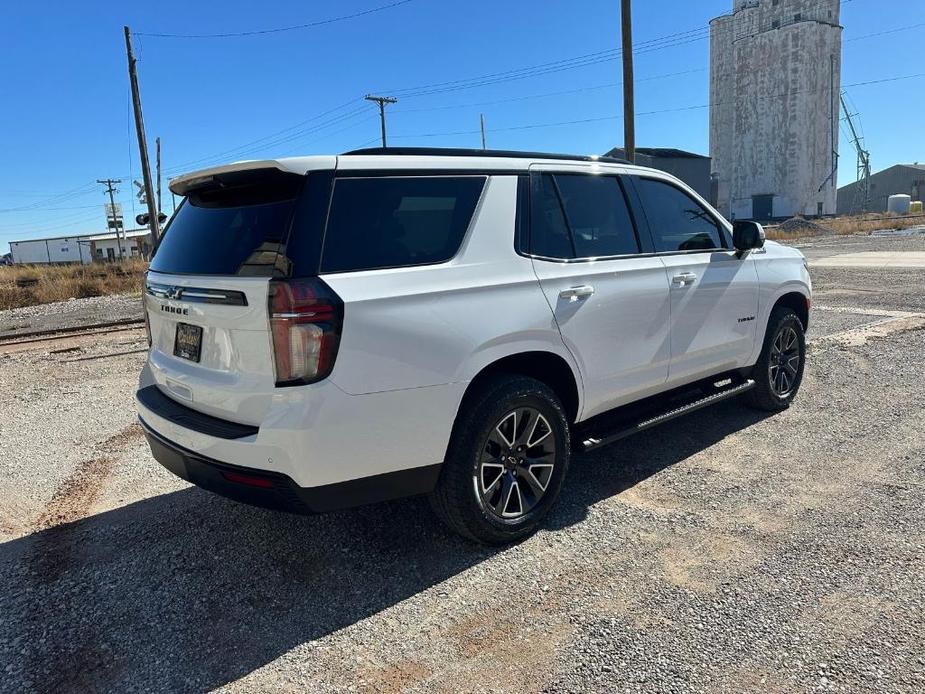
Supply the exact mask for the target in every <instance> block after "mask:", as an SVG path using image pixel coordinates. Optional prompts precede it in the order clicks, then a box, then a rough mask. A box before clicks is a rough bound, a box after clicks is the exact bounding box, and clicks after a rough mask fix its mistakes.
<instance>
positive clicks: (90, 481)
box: [30, 422, 143, 582]
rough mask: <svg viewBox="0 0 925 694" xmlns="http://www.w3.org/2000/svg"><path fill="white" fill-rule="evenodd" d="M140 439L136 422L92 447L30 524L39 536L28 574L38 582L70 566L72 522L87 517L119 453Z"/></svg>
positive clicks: (47, 580) (55, 576)
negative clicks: (93, 454)
mask: <svg viewBox="0 0 925 694" xmlns="http://www.w3.org/2000/svg"><path fill="white" fill-rule="evenodd" d="M142 436H143V434H142V431H141V427H140V426H139V425H138V423H137V422H135V423H133V424H131V425H129V426H127V427H125V428H124V429H122V430H121V431H120V432H118V433H117V434H114V435H113V436H110V437H109V438H108V439H106V440H104V441H102V442H101V443H99V444H97V445H96V446H95V447H94V451H95V453H96V454H97V455H95V456H93V457H92V458H89V459H88V460H85V461H83V462H82V463H80V464H79V465H78V466H77V469H76V470H74V472H72V473H71V474H70V475H69V476H68V478H67V479H65V480H64V482H63V483H61V484H60V485H59V486H58V488H57V489H56V490H55V493H54V494H53V495H52V498H51V500H50V501H49V502H48V504H46V506H45V509H44V510H43V511H42V512H41V513H40V514H39V516H38V518H37V519H36V520H35V521H34V522H33V523H32V527H31V532H35V533H41V534H40V535H39V536H38V539H37V540H36V543H35V548H34V551H33V552H32V556H31V561H30V565H31V569H32V571H31V573H32V575H33V576H34V577H36V578H37V579H39V580H40V581H44V582H50V581H54V580H56V579H58V578H59V577H60V576H61V574H62V573H64V571H66V570H67V568H68V567H69V566H70V564H71V558H72V550H73V545H74V542H72V535H73V529H72V525H71V524H72V523H73V522H74V521H76V520H80V519H81V518H83V517H85V516H86V515H87V511H89V509H90V507H91V506H92V505H93V502H94V501H95V500H96V498H97V496H98V495H99V493H100V490H101V488H102V486H103V483H104V482H105V481H106V479H107V478H108V477H109V476H110V474H111V473H112V470H113V468H114V467H115V464H116V462H117V460H118V456H119V454H120V453H121V452H122V451H123V450H125V449H126V448H128V447H129V446H131V445H132V444H134V443H135V442H136V441H138V440H139V439H140V438H141V437H142Z"/></svg>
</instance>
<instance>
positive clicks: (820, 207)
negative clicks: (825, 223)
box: [816, 202, 822, 217]
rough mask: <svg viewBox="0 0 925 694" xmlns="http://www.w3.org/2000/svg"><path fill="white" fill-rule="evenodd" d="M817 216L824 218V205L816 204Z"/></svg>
mask: <svg viewBox="0 0 925 694" xmlns="http://www.w3.org/2000/svg"><path fill="white" fill-rule="evenodd" d="M816 216H817V217H821V216H822V203H821V202H817V203H816Z"/></svg>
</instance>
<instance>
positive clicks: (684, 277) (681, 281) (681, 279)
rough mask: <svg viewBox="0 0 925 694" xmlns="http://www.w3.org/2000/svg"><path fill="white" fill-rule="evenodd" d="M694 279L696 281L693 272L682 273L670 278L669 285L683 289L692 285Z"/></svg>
mask: <svg viewBox="0 0 925 694" xmlns="http://www.w3.org/2000/svg"><path fill="white" fill-rule="evenodd" d="M696 279H697V275H695V274H694V273H693V272H682V273H680V274H677V275H675V276H674V277H672V278H671V283H672V284H676V285H678V286H679V287H684V286H687V285H688V284H693V283H694V280H696Z"/></svg>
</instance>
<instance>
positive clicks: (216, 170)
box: [167, 159, 288, 196]
mask: <svg viewBox="0 0 925 694" xmlns="http://www.w3.org/2000/svg"><path fill="white" fill-rule="evenodd" d="M268 169H277V170H278V171H283V172H287V173H288V171H287V169H285V168H284V167H283V166H282V165H281V164H280V163H279V162H278V161H276V160H275V159H254V160H251V161H238V162H235V163H234V164H226V165H224V166H214V167H212V168H210V169H200V170H199V171H193V172H192V173H188V174H183V175H182V176H177V177H176V178H174V179H173V180H171V181H170V184H169V185H168V186H167V187H168V188H170V192H171V193H175V194H176V195H181V196H186V195H189V194H190V193H191V192H193V191H194V190H196V189H198V188H205V187H209V186H212V185H213V184H215V183H216V182H217V181H216V179H217V178H218V177H220V176H221V175H222V174H228V173H236V172H239V171H260V170H268ZM218 183H219V185H221V182H220V181H219V182H218Z"/></svg>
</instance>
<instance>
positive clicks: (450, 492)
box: [431, 376, 570, 544]
mask: <svg viewBox="0 0 925 694" xmlns="http://www.w3.org/2000/svg"><path fill="white" fill-rule="evenodd" d="M569 445H570V442H569V427H568V422H567V420H566V416H565V412H564V410H563V408H562V404H561V403H560V402H559V398H558V397H556V394H555V393H554V392H553V391H552V390H551V389H550V388H549V387H548V386H546V385H545V384H544V383H541V382H540V381H537V380H535V379H532V378H526V377H523V376H502V377H499V378H497V379H496V380H494V381H492V382H491V383H488V384H486V385H484V386H482V387H481V388H480V389H479V390H478V391H477V392H476V393H475V394H474V395H473V396H472V397H470V398H467V403H466V404H465V405H464V406H463V408H462V410H461V411H460V413H459V417H458V419H457V422H456V426H455V427H454V429H453V435H452V438H451V441H450V446H449V450H448V451H447V458H446V460H445V461H444V463H443V469H442V471H441V473H440V480H439V482H438V483H437V488H436V489H435V490H434V492H433V493H432V494H431V504H432V506H433V508H434V511H436V513H437V515H438V516H440V518H441V519H442V520H443V521H444V522H445V523H446V524H447V525H449V526H450V527H451V528H452V529H453V530H455V531H456V532H458V533H459V534H461V535H463V536H464V537H468V538H470V539H473V540H477V541H479V542H484V543H486V544H505V543H508V542H515V541H517V540H519V539H522V538H524V537H526V536H527V535H529V534H530V533H532V532H533V531H534V530H536V528H537V526H538V525H539V523H540V521H542V519H543V517H544V516H545V515H546V514H547V513H548V512H549V509H550V508H551V507H552V505H553V503H554V502H555V500H556V498H557V497H558V495H559V490H560V489H561V487H562V481H563V480H564V478H565V473H566V470H567V468H568V463H569Z"/></svg>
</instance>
